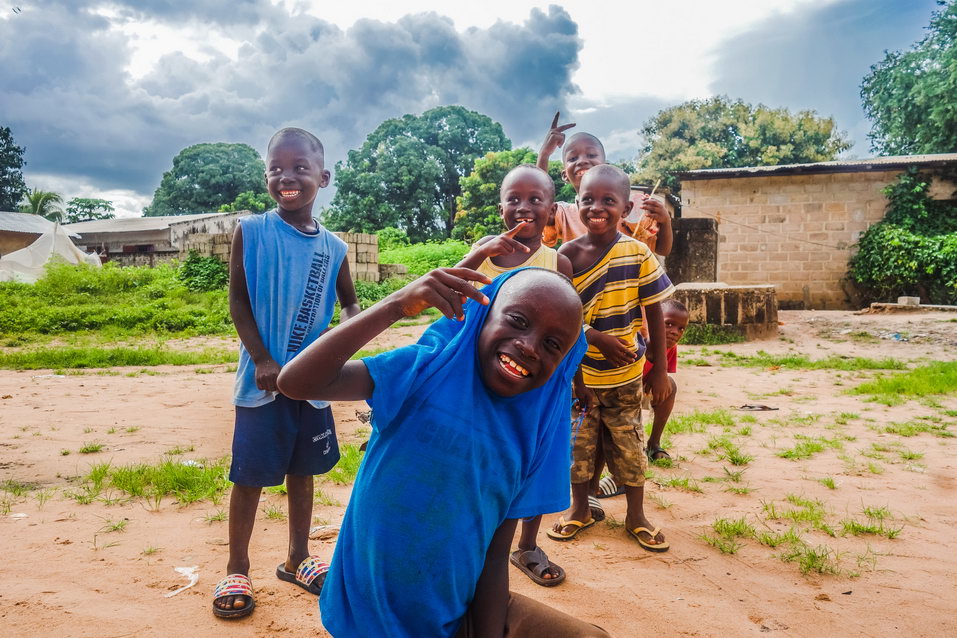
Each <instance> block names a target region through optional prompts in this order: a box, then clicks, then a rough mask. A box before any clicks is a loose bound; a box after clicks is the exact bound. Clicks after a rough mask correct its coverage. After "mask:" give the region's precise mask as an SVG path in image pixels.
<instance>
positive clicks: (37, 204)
mask: <svg viewBox="0 0 957 638" xmlns="http://www.w3.org/2000/svg"><path fill="white" fill-rule="evenodd" d="M62 203H63V197H61V196H60V194H59V193H54V192H53V191H43V190H40V189H39V188H31V189H30V190H28V191H27V194H26V196H25V197H24V198H23V203H22V204H21V205H20V212H21V213H29V214H30V215H39V216H41V217H45V218H46V219H49V220H50V221H51V222H62V221H63V208H62V207H61V206H60V204H62Z"/></svg>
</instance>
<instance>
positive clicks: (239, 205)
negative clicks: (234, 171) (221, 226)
mask: <svg viewBox="0 0 957 638" xmlns="http://www.w3.org/2000/svg"><path fill="white" fill-rule="evenodd" d="M275 206H276V202H274V201H273V199H272V197H270V196H269V193H257V192H255V191H244V192H242V193H240V194H239V195H237V196H236V199H234V200H233V201H232V203H230V204H223V205H222V206H220V207H219V212H221V213H235V212H236V211H240V210H251V211H252V212H254V213H264V212H266V211H267V210H269V209H271V208H275Z"/></svg>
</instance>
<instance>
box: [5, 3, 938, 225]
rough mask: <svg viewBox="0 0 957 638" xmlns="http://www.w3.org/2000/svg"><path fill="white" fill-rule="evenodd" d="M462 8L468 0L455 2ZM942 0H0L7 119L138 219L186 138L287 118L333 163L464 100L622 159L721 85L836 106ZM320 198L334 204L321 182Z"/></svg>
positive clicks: (260, 133) (45, 156) (737, 94)
mask: <svg viewBox="0 0 957 638" xmlns="http://www.w3.org/2000/svg"><path fill="white" fill-rule="evenodd" d="M459 5H463V6H459ZM935 7H936V4H935V1H934V0H722V1H721V2H715V1H714V0H672V1H671V2H669V3H664V2H659V1H648V0H631V1H629V2H608V1H605V2H601V1H597V2H596V1H595V0H587V1H586V0H569V1H566V2H561V3H555V4H548V3H541V2H527V1H525V0H507V1H504V0H481V1H479V2H472V3H467V4H466V3H450V2H441V3H440V2H436V1H434V0H433V1H427V0H406V1H405V2H402V3H397V2H386V1H385V0H375V1H366V2H356V1H355V0H350V1H346V0H339V1H336V2H328V1H325V0H295V1H284V0H195V1H193V2H178V1H177V0H114V1H100V0H60V1H56V0H13V1H10V0H0V126H9V127H10V128H11V129H12V131H13V135H14V138H15V140H16V141H17V143H18V144H19V145H21V146H24V147H26V154H25V159H26V161H27V166H26V167H25V169H24V176H25V178H26V181H27V184H28V185H29V186H31V187H33V186H36V187H41V188H45V189H50V190H56V191H58V192H60V193H62V194H63V195H64V196H65V199H69V198H70V197H74V196H82V197H102V198H105V199H111V200H113V202H114V204H115V205H116V206H117V208H118V211H119V213H120V214H122V215H139V214H140V210H141V209H142V207H143V206H144V205H146V204H148V203H149V201H150V199H151V196H152V193H153V191H154V189H155V188H156V186H157V185H158V184H159V181H160V178H161V177H162V174H163V171H165V170H168V169H169V168H170V166H171V163H172V158H173V156H174V155H175V154H176V153H177V152H178V151H180V150H181V149H182V148H184V147H186V146H189V145H191V144H196V143H199V142H245V143H248V144H250V145H252V146H253V147H254V148H256V149H258V150H259V151H260V152H264V147H265V144H266V141H267V140H268V138H269V136H270V135H271V134H272V132H274V131H275V130H276V129H278V128H280V127H282V126H289V125H295V126H302V127H304V128H307V129H309V130H311V131H313V132H315V133H317V134H318V135H319V136H320V137H321V138H322V139H323V141H324V142H325V144H326V148H327V163H329V164H334V163H335V161H337V160H339V159H342V158H343V157H344V156H345V154H346V152H347V151H348V150H349V149H350V148H355V147H357V146H358V145H360V144H361V143H362V141H363V139H365V136H366V135H367V134H368V133H369V132H371V131H372V130H373V129H374V128H375V127H376V126H378V124H379V123H380V122H382V121H383V120H384V119H386V118H390V117H396V116H401V115H403V114H405V113H419V112H421V111H423V110H426V109H428V108H431V107H433V106H437V105H441V104H462V105H464V106H466V107H468V108H471V109H475V110H478V111H481V112H483V113H485V114H487V115H489V116H491V117H492V118H494V119H496V120H498V121H499V122H501V123H502V125H503V126H504V127H505V132H506V133H507V134H508V135H509V137H511V139H512V141H513V143H514V144H515V145H516V146H517V145H520V144H523V143H530V144H533V145H537V144H538V142H539V140H540V139H541V137H542V136H543V134H544V132H545V129H546V127H547V125H548V122H549V120H550V118H551V115H552V114H553V113H554V112H555V111H556V110H561V111H562V112H563V120H564V121H568V120H571V121H576V122H578V123H579V127H580V128H581V129H584V130H588V131H590V132H592V133H595V134H596V135H598V136H599V137H601V138H602V140H603V141H605V143H606V147H607V148H608V150H609V155H610V156H611V157H612V158H613V159H627V158H632V157H634V155H635V152H636V150H637V147H638V136H637V131H638V129H639V128H640V126H641V124H642V123H643V122H644V121H645V120H647V119H648V118H649V117H651V116H652V115H654V113H655V112H657V111H658V110H659V109H661V108H664V107H667V106H671V105H674V104H677V103H679V102H682V101H684V100H688V99H692V98H702V97H707V96H710V95H715V94H727V95H729V96H731V97H733V98H742V99H744V100H747V101H749V102H763V103H765V104H767V105H769V106H774V107H779V106H783V107H788V108H790V109H792V110H801V109H813V110H815V111H817V112H818V113H819V114H821V115H829V116H833V117H834V118H835V119H836V120H837V123H838V125H839V127H840V128H842V129H844V130H846V131H847V132H848V133H849V135H850V136H851V139H852V140H853V141H854V142H855V144H854V147H853V148H852V149H851V151H850V152H849V155H850V156H854V157H867V156H869V155H870V152H869V151H870V149H869V145H868V142H867V139H866V134H867V131H868V130H869V125H868V123H867V121H866V120H865V119H864V116H863V113H862V111H861V108H860V98H859V95H858V91H859V85H860V81H861V78H862V77H863V76H864V74H865V73H866V72H867V70H868V68H869V67H870V65H871V64H874V63H876V62H878V61H879V60H880V59H882V57H883V52H884V50H887V49H890V50H894V49H900V48H905V47H907V46H909V45H910V44H911V43H913V42H915V41H917V40H918V39H920V38H921V37H922V34H923V28H924V27H925V26H926V25H927V24H928V22H929V20H930V15H931V12H932V11H933V10H934V9H935ZM325 195H326V196H325V197H324V198H323V199H322V200H321V201H322V202H325V201H328V195H329V193H326V194H325Z"/></svg>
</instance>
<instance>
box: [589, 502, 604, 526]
mask: <svg viewBox="0 0 957 638" xmlns="http://www.w3.org/2000/svg"><path fill="white" fill-rule="evenodd" d="M588 507H589V508H590V509H591V517H592V518H593V519H595V522H596V523H600V522H602V521H603V520H605V508H604V507H602V506H601V503H599V502H598V499H597V498H595V497H594V496H589V497H588Z"/></svg>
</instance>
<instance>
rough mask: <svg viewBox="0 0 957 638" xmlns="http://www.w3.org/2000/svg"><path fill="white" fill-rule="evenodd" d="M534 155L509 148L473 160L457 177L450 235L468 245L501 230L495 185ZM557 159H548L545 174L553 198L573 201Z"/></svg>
mask: <svg viewBox="0 0 957 638" xmlns="http://www.w3.org/2000/svg"><path fill="white" fill-rule="evenodd" d="M537 158H538V154H537V153H536V152H535V151H533V150H532V149H530V148H528V147H527V146H523V147H522V148H516V149H514V150H510V151H498V152H495V153H487V154H486V155H485V157H480V158H478V159H476V160H475V164H474V165H473V167H472V172H471V173H469V174H468V175H466V176H464V177H463V178H462V179H461V180H460V184H461V186H462V194H461V195H460V196H459V197H458V199H457V210H458V212H457V213H456V214H455V227H454V228H453V229H452V237H453V238H455V239H462V240H465V241H467V242H469V243H470V244H472V243H474V242H476V241H478V240H479V239H481V238H482V237H484V236H485V235H497V234H499V233H501V232H503V231H504V230H505V225H504V224H503V223H502V217H501V215H499V212H498V204H499V188H500V187H501V185H502V181H503V180H504V179H505V176H506V175H507V174H508V172H509V171H510V170H512V169H513V168H515V167H516V166H518V165H520V164H533V165H534V164H535V162H536V160H537ZM561 170H562V164H561V162H549V164H548V174H549V176H551V178H552V181H554V182H555V194H556V195H555V200H556V201H574V199H575V190H574V189H573V188H572V187H571V185H569V184H566V183H564V182H563V181H562V178H561Z"/></svg>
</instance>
